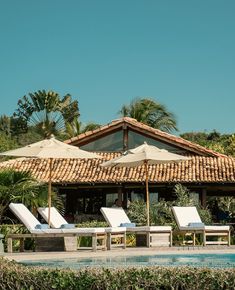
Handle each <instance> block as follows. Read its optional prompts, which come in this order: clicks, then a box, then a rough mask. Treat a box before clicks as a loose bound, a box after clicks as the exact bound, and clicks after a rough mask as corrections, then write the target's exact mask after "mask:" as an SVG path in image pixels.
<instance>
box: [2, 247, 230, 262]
mask: <svg viewBox="0 0 235 290" xmlns="http://www.w3.org/2000/svg"><path fill="white" fill-rule="evenodd" d="M170 253H172V254H183V253H184V254H225V253H227V254H229V253H232V254H235V245H232V246H230V247H228V246H206V247H192V246H184V247H170V248H169V247H155V248H142V247H133V248H126V249H117V248H116V249H113V250H111V251H102V250H100V251H97V252H92V251H90V250H78V251H76V252H20V253H0V257H1V256H2V257H5V258H7V259H9V260H15V261H17V262H21V261H33V260H46V259H66V258H94V257H96V258H99V257H117V256H119V257H120V256H137V255H138V256H144V255H166V254H168V255H169V254H170Z"/></svg>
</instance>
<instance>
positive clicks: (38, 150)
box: [0, 136, 100, 225]
mask: <svg viewBox="0 0 235 290" xmlns="http://www.w3.org/2000/svg"><path fill="white" fill-rule="evenodd" d="M0 155H4V156H18V157H30V158H47V159H49V180H48V208H49V210H48V224H49V225H50V208H51V183H52V174H53V170H52V165H53V159H55V158H59V159H62V158H64V159H67V158H79V159H83V158H86V159H88V158H100V156H99V155H96V154H94V153H91V152H87V151H84V150H81V149H79V148H78V147H75V146H72V145H68V144H65V143H64V142H61V141H59V140H57V139H55V137H54V136H51V137H50V138H48V139H44V140H42V141H39V142H36V143H33V144H30V145H27V146H25V147H21V148H18V149H14V150H10V151H6V152H1V153H0Z"/></svg>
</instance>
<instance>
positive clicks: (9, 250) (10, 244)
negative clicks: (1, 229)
mask: <svg viewBox="0 0 235 290" xmlns="http://www.w3.org/2000/svg"><path fill="white" fill-rule="evenodd" d="M7 252H8V253H12V238H8V239H7Z"/></svg>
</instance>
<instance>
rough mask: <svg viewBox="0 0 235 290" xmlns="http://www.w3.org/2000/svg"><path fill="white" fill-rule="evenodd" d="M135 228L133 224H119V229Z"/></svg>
mask: <svg viewBox="0 0 235 290" xmlns="http://www.w3.org/2000/svg"><path fill="white" fill-rule="evenodd" d="M135 226H136V224H135V223H121V224H120V227H126V228H134V227H135Z"/></svg>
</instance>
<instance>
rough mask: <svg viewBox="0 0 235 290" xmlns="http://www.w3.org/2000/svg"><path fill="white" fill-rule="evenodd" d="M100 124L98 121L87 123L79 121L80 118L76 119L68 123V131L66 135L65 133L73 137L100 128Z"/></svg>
mask: <svg viewBox="0 0 235 290" xmlns="http://www.w3.org/2000/svg"><path fill="white" fill-rule="evenodd" d="M100 126H101V125H99V124H97V123H92V122H90V123H87V124H86V125H85V124H82V123H81V122H79V121H78V119H74V120H73V121H72V122H70V123H69V122H67V123H66V131H65V133H64V135H65V138H72V137H75V136H78V135H79V134H81V133H85V132H88V131H92V130H95V129H97V128H99V127H100Z"/></svg>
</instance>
